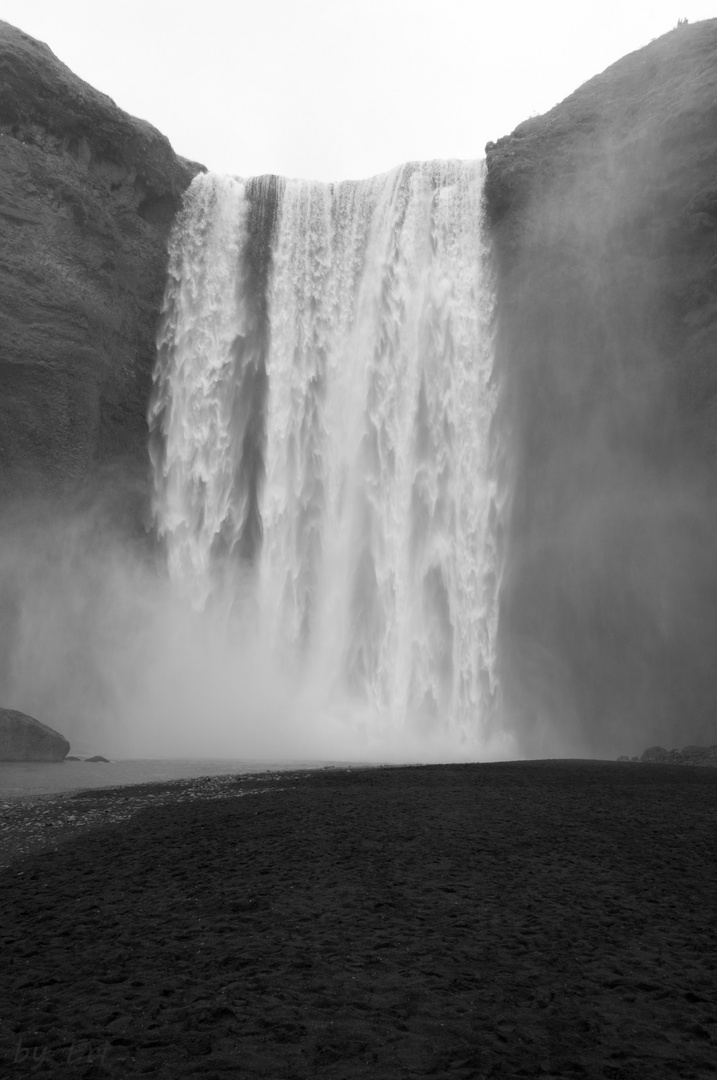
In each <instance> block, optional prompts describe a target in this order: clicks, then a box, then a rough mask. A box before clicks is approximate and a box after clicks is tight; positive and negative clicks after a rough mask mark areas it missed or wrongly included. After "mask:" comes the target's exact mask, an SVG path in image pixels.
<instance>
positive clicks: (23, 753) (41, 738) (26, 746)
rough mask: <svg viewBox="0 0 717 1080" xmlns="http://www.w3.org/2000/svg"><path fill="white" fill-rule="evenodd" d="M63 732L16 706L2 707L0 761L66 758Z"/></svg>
mask: <svg viewBox="0 0 717 1080" xmlns="http://www.w3.org/2000/svg"><path fill="white" fill-rule="evenodd" d="M69 749H70V744H69V742H68V741H67V739H66V738H65V737H64V735H60V733H59V732H58V731H55V730H54V729H53V728H51V727H48V726H47V724H42V723H40V721H39V720H35V719H33V717H32V716H27V715H26V714H25V713H22V712H18V711H17V710H15V709H0V761H64V759H65V757H66V756H67V752H68V751H69Z"/></svg>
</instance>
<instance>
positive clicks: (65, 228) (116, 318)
mask: <svg viewBox="0 0 717 1080" xmlns="http://www.w3.org/2000/svg"><path fill="white" fill-rule="evenodd" d="M201 169H202V166H199V165H196V164H194V163H191V162H188V161H185V160H183V159H182V158H179V157H177V156H176V155H175V154H174V152H173V150H172V148H171V146H170V145H169V142H168V141H167V139H166V138H165V137H164V136H163V135H161V134H160V133H159V132H158V131H156V130H155V129H154V128H152V127H151V126H150V125H149V124H147V123H145V122H144V121H142V120H137V119H134V118H132V117H130V116H128V115H127V114H126V113H123V112H122V111H121V110H120V109H118V108H117V106H116V105H115V104H114V102H113V101H111V100H110V98H108V97H106V96H105V95H104V94H101V93H98V92H97V91H96V90H94V89H92V87H90V86H88V85H87V84H86V83H84V82H82V81H81V80H80V79H78V78H77V77H76V76H75V75H73V74H72V72H71V71H70V70H69V69H68V68H67V67H65V65H64V64H62V63H60V61H59V60H57V58H56V57H55V56H54V55H53V53H52V52H51V51H50V49H49V48H48V47H47V46H46V45H43V44H41V43H39V42H37V41H35V40H34V39H33V38H30V37H28V36H27V35H26V34H23V33H22V32H21V31H19V30H16V29H15V28H14V27H12V26H9V25H8V24H7V23H1V22H0V385H1V386H2V394H0V496H2V497H7V496H8V495H11V494H14V493H16V492H18V491H22V492H23V493H27V491H28V490H38V489H39V490H41V491H45V492H47V491H56V490H57V487H58V484H64V483H65V482H69V483H71V484H76V483H77V482H79V481H86V480H87V478H88V477H91V476H92V475H93V474H94V473H96V472H97V471H98V470H100V471H101V470H102V469H103V468H104V467H106V466H111V465H118V464H119V465H121V466H122V468H121V471H122V472H123V474H124V475H125V478H126V477H135V478H137V479H138V481H139V482H140V484H141V482H142V481H143V480H144V477H145V475H146V472H147V464H146V441H147V434H146V410H147V401H148V396H149V391H150V384H151V372H152V366H153V363H154V357H155V332H156V323H157V318H158V310H159V306H160V303H161V297H162V291H163V287H164V278H165V270H166V240H167V235H168V230H169V228H170V225H171V222H172V220H173V217H174V214H175V212H176V209H177V206H178V204H179V200H180V198H181V194H182V192H183V191H184V190H185V188H186V187H187V186H188V184H189V183H190V182H191V180H192V178H193V176H194V175H196V173H197V172H198V171H200V170H201Z"/></svg>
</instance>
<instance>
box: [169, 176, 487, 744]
mask: <svg viewBox="0 0 717 1080" xmlns="http://www.w3.org/2000/svg"><path fill="white" fill-rule="evenodd" d="M482 186H483V164H482V163H481V162H432V163H426V164H411V165H406V166H403V167H401V168H400V169H397V170H395V171H394V172H392V173H389V174H388V175H386V176H381V177H376V178H373V179H370V180H366V181H361V182H356V183H353V182H346V183H340V184H332V185H328V184H319V183H310V182H303V181H285V180H280V179H277V178H274V177H264V178H259V179H255V180H251V181H247V182H244V181H240V180H237V179H232V178H228V177H218V176H213V175H201V176H198V177H197V178H196V179H195V181H194V183H193V184H192V187H191V188H190V190H189V192H188V193H187V196H186V197H185V203H184V208H183V210H182V213H181V214H180V216H179V219H178V221H177V224H176V227H175V229H174V233H173V236H172V239H171V243H170V262H169V283H168V287H167V292H166V298H165V315H164V322H163V328H162V331H161V334H160V339H159V356H158V363H157V370H156V374H155V393H154V399H153V403H152V407H151V413H150V428H151V432H152V438H151V446H152V458H153V463H154V470H155V496H156V499H155V509H156V521H157V528H158V531H159V533H160V534H161V536H162V537H163V538H164V540H165V542H166V547H167V557H168V565H169V574H170V577H171V579H172V581H173V582H174V584H175V586H176V588H177V589H178V590H180V591H182V592H183V593H184V594H185V595H186V596H187V597H188V598H189V600H190V601H191V603H192V604H193V605H194V607H195V608H197V609H206V608H210V609H216V610H219V611H221V612H223V613H224V614H226V615H227V617H228V618H229V620H230V622H231V623H232V625H234V626H239V627H242V628H243V631H242V633H243V635H244V638H245V639H246V638H247V636H248V635H251V636H252V638H253V640H254V643H256V641H257V640H258V641H259V642H260V643H261V648H262V650H263V651H264V653H265V654H266V655H269V656H272V657H273V658H274V659H275V662H276V665H277V666H276V670H277V671H280V672H281V673H282V677H284V678H286V679H288V680H289V681H290V682H291V684H292V685H293V686H295V687H296V692H297V694H298V695H299V696H301V697H302V698H303V700H304V701H305V702H306V701H308V702H310V703H311V707H312V708H313V709H314V710H318V711H323V712H324V713H326V714H327V715H328V714H331V715H332V716H333V717H334V718H335V717H336V716H340V717H342V722H343V723H345V724H346V725H347V726H348V727H350V728H352V730H353V731H354V732H356V731H360V732H362V733H363V736H364V737H365V738H366V740H367V745H368V744H371V745H374V746H379V747H380V746H381V745H382V744H383V742H384V741H386V742H388V741H389V736H390V735H392V734H395V733H396V732H400V731H403V730H406V731H410V732H412V733H413V734H414V736H418V737H419V738H425V739H427V740H429V739H430V737H431V736H432V735H438V736H440V737H441V738H442V739H444V740H447V741H448V742H449V743H450V744H451V745H455V746H456V747H461V746H462V747H463V748H464V750H465V751H466V752H468V751H469V750H470V748H471V747H480V746H481V745H483V744H484V741H485V738H486V736H487V734H488V728H489V726H490V723H491V719H492V716H493V713H494V707H495V701H496V694H497V691H496V685H495V678H494V642H495V631H496V611H497V606H496V576H497V575H496V553H495V537H494V534H493V529H492V525H491V521H492V518H493V505H494V495H495V492H494V484H493V482H492V480H491V476H490V469H489V430H490V425H491V418H492V415H493V411H494V390H493V387H492V384H491V349H490V322H491V314H492V312H491V303H492V300H491V297H492V292H491V288H490V281H489V271H488V269H487V254H486V251H485V246H484V239H483V230H482ZM241 640H242V639H241V635H240V636H239V638H238V641H237V646H236V647H237V648H238V649H240V648H241V647H242V646H241Z"/></svg>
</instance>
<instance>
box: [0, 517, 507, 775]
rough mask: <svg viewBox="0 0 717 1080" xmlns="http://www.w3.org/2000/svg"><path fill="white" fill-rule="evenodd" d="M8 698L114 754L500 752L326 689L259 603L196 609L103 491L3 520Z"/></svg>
mask: <svg viewBox="0 0 717 1080" xmlns="http://www.w3.org/2000/svg"><path fill="white" fill-rule="evenodd" d="M0 581H2V593H1V594H0V610H1V612H2V620H1V625H2V636H1V637H0V684H1V685H2V699H3V704H4V705H5V706H6V707H8V708H16V709H20V710H21V711H23V712H26V713H28V714H29V715H31V716H33V717H35V718H36V719H38V720H40V721H42V722H43V723H46V724H49V725H50V726H51V727H53V728H55V729H56V730H58V731H60V732H62V734H64V735H65V736H66V737H67V739H68V740H69V741H70V743H71V753H74V754H79V755H80V756H87V755H92V754H98V753H99V754H103V755H105V756H107V757H112V758H130V759H131V758H164V759H166V758H242V759H260V758H261V759H264V760H267V759H268V760H275V761H289V760H306V759H311V760H347V761H350V760H353V761H386V762H390V761H445V760H474V759H475V758H476V757H477V756H479V755H480V756H482V757H484V758H485V757H487V756H489V755H492V756H494V757H496V756H498V757H500V756H506V752H507V751H509V750H510V747H509V746H507V745H502V744H501V742H500V740H495V741H494V742H493V743H492V744H490V745H488V744H482V745H479V744H470V745H461V744H460V742H459V741H458V742H457V741H456V739H455V736H451V735H449V734H448V733H447V732H443V733H441V732H433V734H429V733H427V732H426V731H425V730H416V729H415V728H412V726H411V723H410V721H406V720H404V719H402V718H396V717H387V716H383V717H379V716H376V715H372V714H371V713H370V712H369V711H368V710H366V711H363V712H362V711H361V710H357V709H350V708H348V707H345V708H344V709H343V710H342V709H341V708H340V707H337V706H336V703H335V702H334V703H331V702H329V701H328V700H326V697H325V694H323V693H322V691H321V690H320V688H317V687H316V686H315V685H313V686H312V685H311V682H310V680H308V681H307V679H305V678H303V677H302V672H301V671H300V670H295V671H294V672H292V671H291V670H290V669H289V668H287V666H286V664H285V663H280V662H279V660H278V659H277V658H276V657H273V656H272V655H271V654H270V652H269V651H268V650H267V649H266V648H265V647H264V646H263V645H262V644H261V642H260V640H259V637H258V635H257V634H256V630H255V627H253V625H252V620H251V617H249V618H248V619H247V618H246V617H245V616H242V614H241V613H239V612H234V614H228V613H227V611H226V610H225V608H224V606H222V607H221V608H220V607H216V608H214V609H212V608H211V607H210V608H209V609H208V610H206V611H197V610H195V609H194V607H193V606H192V604H191V603H190V602H189V600H188V599H186V598H182V597H181V596H179V595H177V592H176V590H175V589H174V588H173V586H172V583H171V582H170V580H169V577H168V575H167V572H166V558H165V555H164V552H163V551H162V550H161V548H160V546H159V545H158V544H157V543H156V541H155V540H153V538H152V537H151V535H147V536H141V535H128V534H127V533H126V532H123V531H121V530H120V529H118V527H117V522H116V520H114V507H108V505H107V501H106V500H99V501H96V502H93V503H92V504H91V505H87V504H86V501H83V504H82V505H79V504H78V505H74V506H67V505H65V506H63V507H62V508H60V507H59V506H58V504H57V503H56V502H54V501H47V500H31V501H30V500H28V501H23V502H22V503H15V505H14V506H12V507H9V508H7V509H6V510H5V512H4V513H3V515H2V519H1V520H0Z"/></svg>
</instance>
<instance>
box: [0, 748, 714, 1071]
mask: <svg viewBox="0 0 717 1080" xmlns="http://www.w3.org/2000/svg"><path fill="white" fill-rule="evenodd" d="M48 810H49V818H50V820H48V821H46V822H45V823H44V828H43V829H42V830H41V831H39V830H37V829H36V830H35V832H33V828H34V826H35V825H36V824H37V820H38V815H41V814H44V813H45V812H46V811H48ZM7 815H10V817H12V816H13V815H15V816H14V818H13V822H14V824H13V822H11V823H10V824H11V825H12V828H8V830H7V832H6V847H5V864H6V867H5V869H3V870H1V871H0V941H1V942H2V967H1V969H0V992H1V994H2V999H1V1001H0V1005H1V1009H0V1074H1V1075H6V1076H8V1077H15V1076H18V1077H20V1076H28V1075H37V1076H51V1077H52V1078H64V1077H68V1078H69V1077H72V1078H74V1077H83V1078H87V1080H90V1078H92V1077H107V1076H112V1077H117V1078H122V1080H124V1078H128V1077H135V1076H145V1075H150V1076H156V1077H162V1078H167V1080H177V1078H183V1077H189V1076H197V1077H199V1076H201V1077H205V1078H206V1077H209V1078H211V1077H247V1078H248V1077H257V1078H266V1080H269V1078H271V1080H280V1078H284V1077H286V1078H290V1077H297V1078H298V1077H302V1078H307V1080H309V1078H313V1077H332V1078H347V1080H348V1078H352V1077H376V1078H380V1080H384V1078H385V1080H393V1078H394V1077H395V1078H399V1077H400V1078H407V1077H422V1076H430V1077H455V1078H474V1077H505V1078H512V1077H521V1076H525V1077H536V1076H537V1077H540V1076H544V1077H548V1076H555V1077H580V1078H584V1077H600V1078H603V1077H607V1078H612V1080H650V1078H655V1080H657V1078H659V1080H663V1078H665V1077H676V1078H688V1077H708V1076H709V1077H713V1076H715V1074H716V1073H717V948H716V945H717V928H716V926H715V914H716V912H717V860H716V859H715V854H716V851H715V847H716V839H715V838H716V837H717V770H714V769H699V768H689V767H686V766H669V765H665V766H663V765H641V764H632V763H620V764H617V763H609V762H569V761H566V762H559V761H556V762H522V763H521V762H513V763H503V764H495V765H456V766H427V767H409V768H385V769H357V770H325V771H320V772H304V773H300V772H296V773H294V772H291V773H275V774H265V775H263V776H262V777H253V778H252V777H246V776H244V777H238V778H236V779H232V778H230V777H223V778H221V779H217V780H209V779H206V780H186V781H182V782H177V783H172V784H166V785H161V786H158V785H155V786H149V787H145V788H124V789H116V790H96V791H90V792H85V793H82V794H76V795H72V796H70V795H66V796H62V797H58V798H57V799H55V800H54V801H47V800H45V801H43V800H35V801H34V802H20V801H18V802H17V803H16V804H15V805H14V806H13V807H11V808H9V809H8V810H7V811H6V821H8V820H9V819H8V818H7ZM22 815H25V817H24V818H23V817H22ZM99 821H105V822H108V823H107V824H105V825H98V824H97V822H99ZM23 823H24V824H23ZM23 835H24V836H25V837H27V836H30V837H31V842H29V843H28V842H27V841H26V840H25V841H23V839H22V838H23ZM23 851H24V852H25V853H24V854H23V853H22V852H23Z"/></svg>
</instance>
